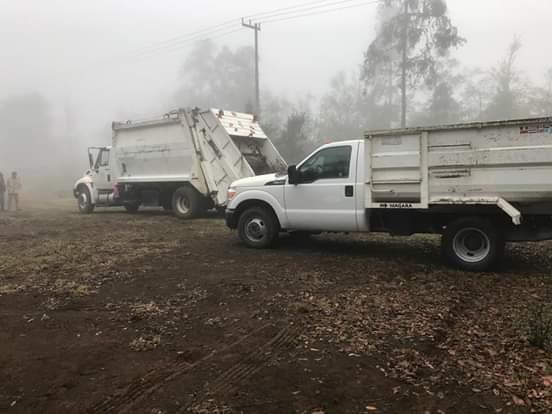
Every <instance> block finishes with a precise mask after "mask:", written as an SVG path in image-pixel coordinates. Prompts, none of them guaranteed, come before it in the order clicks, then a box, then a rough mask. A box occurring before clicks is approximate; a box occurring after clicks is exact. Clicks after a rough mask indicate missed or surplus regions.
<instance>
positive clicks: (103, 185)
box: [94, 148, 113, 192]
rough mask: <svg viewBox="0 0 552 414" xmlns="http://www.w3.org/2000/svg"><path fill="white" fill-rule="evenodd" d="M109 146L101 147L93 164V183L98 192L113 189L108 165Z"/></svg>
mask: <svg viewBox="0 0 552 414" xmlns="http://www.w3.org/2000/svg"><path fill="white" fill-rule="evenodd" d="M109 154H110V149H109V148H101V149H100V150H99V152H98V156H97V157H96V162H95V164H94V185H95V186H96V188H97V189H98V192H106V191H107V190H109V191H110V192H111V190H112V189H113V183H112V179H111V168H110V167H109Z"/></svg>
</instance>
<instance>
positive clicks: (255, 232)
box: [245, 217, 268, 243]
mask: <svg viewBox="0 0 552 414" xmlns="http://www.w3.org/2000/svg"><path fill="white" fill-rule="evenodd" d="M267 234H268V227H267V226H266V224H265V222H264V220H263V219H262V218H260V217H252V218H251V219H249V221H248V222H247V224H246V226H245V236H246V237H247V238H248V239H249V240H250V241H252V242H255V243H257V242H260V241H263V240H264V239H265V238H266V236H267Z"/></svg>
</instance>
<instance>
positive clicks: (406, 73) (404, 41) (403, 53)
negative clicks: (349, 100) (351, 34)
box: [363, 0, 465, 127]
mask: <svg viewBox="0 0 552 414" xmlns="http://www.w3.org/2000/svg"><path fill="white" fill-rule="evenodd" d="M380 20H382V22H381V24H380V27H379V30H378V33H377V36H376V39H375V40H374V41H373V42H372V43H371V44H370V46H369V47H368V50H367V51H366V53H365V55H364V70H363V79H364V81H365V82H366V84H367V85H368V86H369V87H373V86H374V84H377V82H378V78H380V77H381V74H382V73H383V74H388V76H389V77H390V79H391V81H392V84H393V85H399V91H400V95H401V126H403V127H404V126H406V120H407V111H408V108H407V105H408V93H409V91H411V90H412V89H415V88H416V87H417V85H418V84H419V83H420V82H421V81H424V82H425V83H426V85H433V84H434V83H435V79H436V78H437V76H436V75H437V66H438V63H439V62H440V61H441V60H442V59H444V58H446V57H447V55H448V53H449V51H450V49H451V48H453V47H458V46H460V45H462V44H463V43H464V42H465V40H464V39H463V38H462V37H460V36H459V35H458V30H457V28H456V27H455V26H454V25H453V24H452V22H451V19H450V18H449V17H448V14H447V5H446V1H445V0H385V3H384V4H383V5H382V6H381V8H380Z"/></svg>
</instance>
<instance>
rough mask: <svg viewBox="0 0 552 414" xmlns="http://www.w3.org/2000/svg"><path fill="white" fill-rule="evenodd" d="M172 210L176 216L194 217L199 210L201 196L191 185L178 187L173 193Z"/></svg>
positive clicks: (183, 217)
mask: <svg viewBox="0 0 552 414" xmlns="http://www.w3.org/2000/svg"><path fill="white" fill-rule="evenodd" d="M172 210H173V211H174V214H175V215H176V216H177V217H178V218H182V219H189V218H193V217H196V216H197V215H198V214H199V213H200V211H201V196H200V195H199V194H198V193H197V191H196V190H194V189H193V188H191V187H180V188H178V189H177V190H176V191H175V192H174V194H173V197H172Z"/></svg>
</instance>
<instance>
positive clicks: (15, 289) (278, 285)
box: [0, 202, 552, 414]
mask: <svg viewBox="0 0 552 414" xmlns="http://www.w3.org/2000/svg"><path fill="white" fill-rule="evenodd" d="M75 210H76V209H75V208H74V207H73V205H72V204H66V203H65V202H57V203H55V204H44V203H42V206H41V208H36V209H26V210H25V211H23V212H21V213H19V214H17V215H14V214H9V215H8V214H2V215H0V411H6V412H9V413H12V412H13V413H35V412H41V413H81V412H82V413H151V414H161V413H307V414H311V413H326V414H328V413H371V412H376V413H377V412H379V413H479V412H482V413H486V412H488V413H500V412H502V413H510V412H519V413H525V412H552V377H550V375H551V374H552V353H551V352H550V351H546V350H541V349H539V348H537V347H533V346H532V345H530V344H529V342H528V340H527V330H526V322H527V318H528V316H527V315H528V312H529V310H530V309H531V308H532V307H534V306H536V305H538V304H543V303H544V304H546V303H549V302H551V299H552V276H551V274H550V273H551V269H552V267H551V254H552V243H541V244H523V245H521V244H520V245H512V246H509V248H508V251H507V255H506V258H505V260H504V262H503V263H502V264H501V268H500V269H499V271H497V272H496V273H487V274H468V273H464V272H461V271H456V270H452V269H450V268H449V267H448V266H447V265H446V264H445V263H444V261H443V260H442V259H441V256H440V252H439V245H438V239H436V238H432V237H414V238H390V237H386V236H336V235H331V236H317V237H314V238H313V239H312V240H311V241H309V242H306V243H305V242H304V241H302V242H298V241H292V240H286V239H283V240H282V241H281V242H280V243H279V245H278V247H276V248H274V249H271V250H266V251H255V250H250V249H247V248H244V247H242V246H241V245H240V244H239V243H238V241H237V238H236V236H235V234H233V233H232V232H230V231H229V230H227V229H226V227H225V226H224V223H223V221H222V220H221V218H219V217H216V216H213V217H207V218H203V219H199V220H194V221H185V222H183V221H178V220H177V219H175V218H173V217H172V216H171V215H168V214H166V213H162V212H160V211H156V210H148V211H144V212H141V213H138V214H136V215H130V214H127V213H125V212H123V211H122V210H121V211H119V210H104V211H97V212H96V213H94V214H92V215H87V216H86V215H80V214H78V213H77V212H76V211H75ZM549 410H550V411H549Z"/></svg>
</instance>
